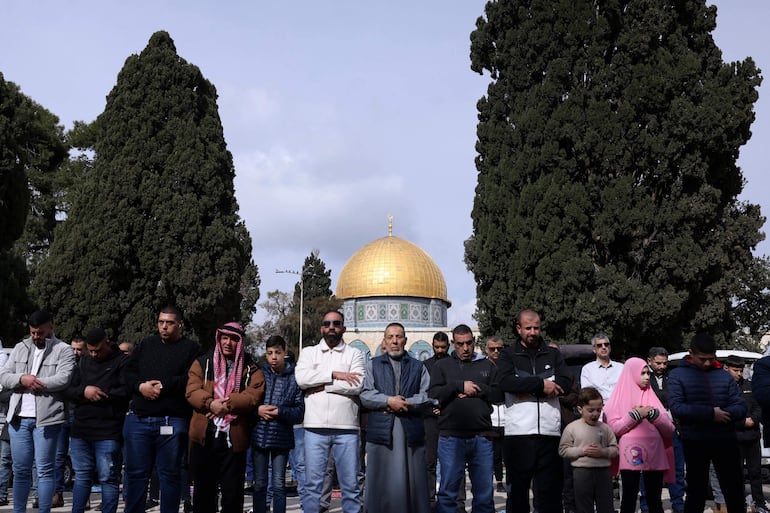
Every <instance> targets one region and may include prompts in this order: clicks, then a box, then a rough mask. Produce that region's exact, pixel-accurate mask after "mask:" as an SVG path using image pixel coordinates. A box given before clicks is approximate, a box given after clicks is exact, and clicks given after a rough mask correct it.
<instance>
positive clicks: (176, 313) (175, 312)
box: [158, 305, 183, 321]
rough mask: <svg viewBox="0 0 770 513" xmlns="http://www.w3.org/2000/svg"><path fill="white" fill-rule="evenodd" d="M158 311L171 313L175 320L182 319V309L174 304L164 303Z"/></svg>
mask: <svg viewBox="0 0 770 513" xmlns="http://www.w3.org/2000/svg"><path fill="white" fill-rule="evenodd" d="M158 313H164V314H171V315H173V316H174V317H176V320H177V321H181V320H183V317H182V311H181V310H180V309H179V308H177V307H176V306H174V305H166V306H164V307H163V308H161V309H160V312H158Z"/></svg>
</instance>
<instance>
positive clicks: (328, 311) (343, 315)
mask: <svg viewBox="0 0 770 513" xmlns="http://www.w3.org/2000/svg"><path fill="white" fill-rule="evenodd" d="M330 313H335V314H337V315H339V316H340V317H342V324H345V314H343V313H342V312H340V311H339V310H326V311H325V312H324V314H323V315H322V316H321V319H323V318H324V317H326V316H327V315H329V314H330Z"/></svg>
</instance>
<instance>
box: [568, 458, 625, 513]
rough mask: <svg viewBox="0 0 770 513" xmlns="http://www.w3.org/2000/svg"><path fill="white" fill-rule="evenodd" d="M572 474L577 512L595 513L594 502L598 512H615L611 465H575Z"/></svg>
mask: <svg viewBox="0 0 770 513" xmlns="http://www.w3.org/2000/svg"><path fill="white" fill-rule="evenodd" d="M572 476H573V480H574V481H573V482H574V490H575V512H576V513H594V504H596V513H614V512H615V505H614V503H613V499H612V474H611V473H610V467H600V468H582V467H573V468H572Z"/></svg>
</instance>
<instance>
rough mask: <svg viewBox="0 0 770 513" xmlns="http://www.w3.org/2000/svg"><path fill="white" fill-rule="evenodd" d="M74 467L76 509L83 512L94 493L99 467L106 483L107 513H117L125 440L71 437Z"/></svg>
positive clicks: (104, 507) (103, 484)
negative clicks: (93, 478)
mask: <svg viewBox="0 0 770 513" xmlns="http://www.w3.org/2000/svg"><path fill="white" fill-rule="evenodd" d="M70 453H71V454H72V468H73V469H74V470H75V485H74V486H73V487H72V513H83V511H85V506H86V501H88V497H89V496H90V495H91V481H92V476H93V475H94V470H96V475H97V477H98V479H99V484H100V485H101V487H102V511H103V513H115V511H117V509H118V495H119V491H118V490H119V487H120V469H121V467H122V466H123V454H122V448H121V443H120V442H119V441H118V440H93V441H90V440H84V439H82V438H73V439H72V440H71V441H70Z"/></svg>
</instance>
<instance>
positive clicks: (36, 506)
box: [32, 497, 40, 509]
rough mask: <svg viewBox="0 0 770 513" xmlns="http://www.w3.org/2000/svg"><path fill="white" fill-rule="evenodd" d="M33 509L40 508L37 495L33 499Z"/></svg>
mask: <svg viewBox="0 0 770 513" xmlns="http://www.w3.org/2000/svg"><path fill="white" fill-rule="evenodd" d="M32 509H40V501H39V500H38V498H37V497H35V500H33V501H32Z"/></svg>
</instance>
